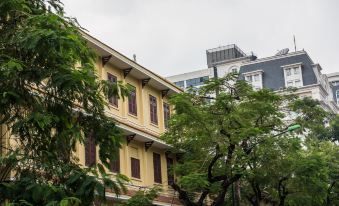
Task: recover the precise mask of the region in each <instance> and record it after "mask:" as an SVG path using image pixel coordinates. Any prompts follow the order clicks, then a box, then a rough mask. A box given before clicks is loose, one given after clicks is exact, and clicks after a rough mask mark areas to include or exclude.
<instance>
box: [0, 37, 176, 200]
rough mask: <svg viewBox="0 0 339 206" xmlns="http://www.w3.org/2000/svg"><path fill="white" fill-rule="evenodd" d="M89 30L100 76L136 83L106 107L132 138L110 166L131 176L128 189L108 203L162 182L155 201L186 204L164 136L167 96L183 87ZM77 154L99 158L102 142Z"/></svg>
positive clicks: (84, 160) (86, 162)
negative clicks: (179, 193)
mask: <svg viewBox="0 0 339 206" xmlns="http://www.w3.org/2000/svg"><path fill="white" fill-rule="evenodd" d="M83 36H84V38H85V39H86V40H87V42H88V45H89V47H91V48H92V49H94V51H95V52H96V54H97V55H98V56H99V58H98V59H97V62H96V71H97V75H98V77H99V78H100V79H102V80H107V81H112V82H117V81H122V83H124V84H128V85H130V86H132V88H134V90H133V91H132V92H131V94H130V96H129V97H128V98H126V100H125V101H123V100H122V99H118V98H117V97H115V96H112V97H109V98H108V99H107V101H108V103H109V106H108V107H107V108H106V109H105V112H106V114H107V115H108V116H110V117H113V118H114V119H115V120H116V122H117V125H118V127H120V128H121V129H122V130H123V131H124V134H125V136H126V142H127V144H124V145H123V146H122V148H121V149H120V151H119V158H118V159H117V160H116V161H115V162H114V163H113V164H112V166H111V168H110V171H108V172H110V173H112V174H117V173H121V174H124V175H126V176H127V177H129V178H130V179H131V184H129V185H127V188H128V193H127V194H122V195H119V196H116V194H114V193H113V192H110V191H108V192H107V193H106V194H107V198H108V200H109V201H108V203H107V204H108V205H114V203H115V202H119V201H122V200H126V199H128V198H130V197H131V196H132V195H133V194H134V193H135V192H136V191H138V190H140V189H143V188H147V187H153V186H159V187H161V188H162V189H163V191H162V192H161V194H160V196H159V197H158V198H157V199H156V200H155V201H154V203H153V204H154V205H161V206H167V205H168V206H170V205H181V204H180V203H179V202H178V199H177V198H176V197H175V195H174V192H173V190H171V189H170V187H169V182H171V181H173V178H174V177H173V175H172V174H171V173H168V168H169V167H171V165H173V164H175V162H176V159H175V156H173V155H171V154H169V153H168V152H167V150H168V149H169V148H170V146H169V145H168V144H166V143H165V142H164V141H162V140H161V139H159V137H160V135H161V134H162V133H164V132H165V131H166V127H167V121H168V120H169V118H170V114H171V108H170V106H169V104H168V102H167V97H168V96H169V95H171V94H176V93H180V92H182V90H181V89H180V88H178V87H177V86H175V85H174V84H173V83H171V82H170V81H168V80H166V79H165V78H162V77H161V76H159V75H157V74H155V73H154V72H152V71H150V70H148V69H146V68H145V67H143V66H141V65H140V64H138V63H137V62H135V61H133V60H131V59H129V58H127V57H126V56H124V55H123V54H121V53H119V52H118V51H116V50H114V49H112V48H111V47H109V46H107V45H106V44H104V43H103V42H101V41H99V40H98V39H96V38H94V37H92V36H90V35H88V34H86V33H83ZM6 131H7V128H6V126H5V125H0V137H3V138H2V139H1V143H2V144H5V145H8V144H10V142H11V138H12V137H11V135H10V134H8V133H6ZM3 152H5V151H3ZM76 155H77V157H78V158H79V163H80V164H82V165H83V166H84V167H87V166H90V165H92V164H93V163H95V162H98V161H99V158H98V157H99V154H98V148H96V146H95V144H94V142H93V141H87V143H86V144H85V145H83V144H80V143H79V144H78V145H77V147H76Z"/></svg>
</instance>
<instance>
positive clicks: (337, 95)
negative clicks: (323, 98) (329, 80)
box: [335, 90, 339, 104]
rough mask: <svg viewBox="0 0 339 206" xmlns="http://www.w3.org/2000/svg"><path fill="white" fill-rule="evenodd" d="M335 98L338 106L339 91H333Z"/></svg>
mask: <svg viewBox="0 0 339 206" xmlns="http://www.w3.org/2000/svg"><path fill="white" fill-rule="evenodd" d="M335 96H336V99H337V104H339V90H337V91H335Z"/></svg>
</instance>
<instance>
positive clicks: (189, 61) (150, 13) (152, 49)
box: [63, 0, 339, 76]
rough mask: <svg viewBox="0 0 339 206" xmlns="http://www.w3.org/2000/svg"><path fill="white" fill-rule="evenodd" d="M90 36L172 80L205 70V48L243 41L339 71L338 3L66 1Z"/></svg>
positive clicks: (265, 52) (263, 52)
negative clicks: (300, 54) (302, 54)
mask: <svg viewBox="0 0 339 206" xmlns="http://www.w3.org/2000/svg"><path fill="white" fill-rule="evenodd" d="M63 2H64V4H65V10H66V12H67V14H68V15H69V16H72V17H76V18H77V19H78V21H79V22H80V24H81V25H82V26H83V27H85V28H86V29H87V30H88V31H89V33H90V34H91V35H93V36H94V37H97V38H98V39H99V40H101V41H103V42H104V43H106V44H108V45H109V46H111V47H112V48H113V49H115V50H117V51H119V52H121V53H123V54H125V55H126V56H128V57H130V58H132V56H133V54H136V55H137V61H138V63H140V64H141V65H143V66H145V67H146V68H148V69H151V70H153V71H154V72H156V73H158V74H160V75H163V76H169V75H174V74H179V73H183V72H189V71H194V70H199V69H204V68H206V67H207V65H206V49H210V48H214V47H218V46H222V45H227V44H233V43H235V44H237V45H238V46H239V47H240V48H241V49H242V50H243V51H244V52H246V53H247V52H250V51H253V52H254V53H256V54H257V55H258V57H259V58H262V57H267V56H272V55H274V54H275V53H276V52H277V50H280V49H283V48H290V51H291V50H294V46H293V35H295V36H296V42H297V49H298V50H301V49H305V50H306V51H307V52H308V53H309V55H310V57H311V58H312V59H313V61H314V62H315V63H320V65H321V66H322V68H323V71H322V72H323V73H330V72H339V1H338V0H63Z"/></svg>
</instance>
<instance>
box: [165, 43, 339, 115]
mask: <svg viewBox="0 0 339 206" xmlns="http://www.w3.org/2000/svg"><path fill="white" fill-rule="evenodd" d="M206 54H207V67H208V68H206V69H203V70H198V71H193V72H189V73H184V74H179V75H174V76H170V77H167V78H168V79H169V80H170V81H173V82H174V84H176V85H177V86H179V87H181V88H183V89H187V88H189V87H199V86H201V85H203V84H204V81H205V79H209V78H212V77H215V76H218V77H222V76H225V75H226V74H228V73H230V72H237V73H238V74H239V79H243V80H246V81H247V82H249V83H250V84H251V85H252V86H253V88H254V89H262V88H269V89H271V90H273V91H276V92H283V91H284V90H285V89H286V88H288V87H294V88H296V91H295V94H297V95H298V96H300V97H306V96H307V97H311V98H313V99H316V100H319V102H320V103H321V105H322V107H323V108H324V109H325V110H327V111H330V112H332V113H338V112H339V105H338V104H337V103H338V101H337V98H336V97H337V96H336V95H337V93H336V91H337V89H336V85H337V79H335V78H337V77H338V73H335V74H333V75H332V76H330V75H329V76H327V75H325V74H322V68H321V66H320V65H319V64H317V63H314V62H313V60H312V59H311V58H310V56H309V55H308V53H307V52H306V51H303V50H302V51H296V52H288V49H283V50H281V51H279V52H278V53H277V54H275V55H273V56H270V57H265V58H257V57H256V55H254V54H253V53H250V54H245V53H244V52H243V51H242V50H241V49H239V47H237V46H236V45H234V44H232V45H228V46H224V47H218V48H215V49H209V50H207V51H206ZM329 78H330V79H333V80H330V81H333V82H335V83H332V84H330V81H329ZM192 82H193V83H192ZM338 85H339V84H338ZM334 90H335V91H334ZM338 95H339V94H338Z"/></svg>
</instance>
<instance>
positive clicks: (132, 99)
mask: <svg viewBox="0 0 339 206" xmlns="http://www.w3.org/2000/svg"><path fill="white" fill-rule="evenodd" d="M128 112H129V113H130V114H133V115H137V97H136V89H135V88H133V89H132V91H131V93H130V95H129V96H128Z"/></svg>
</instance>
